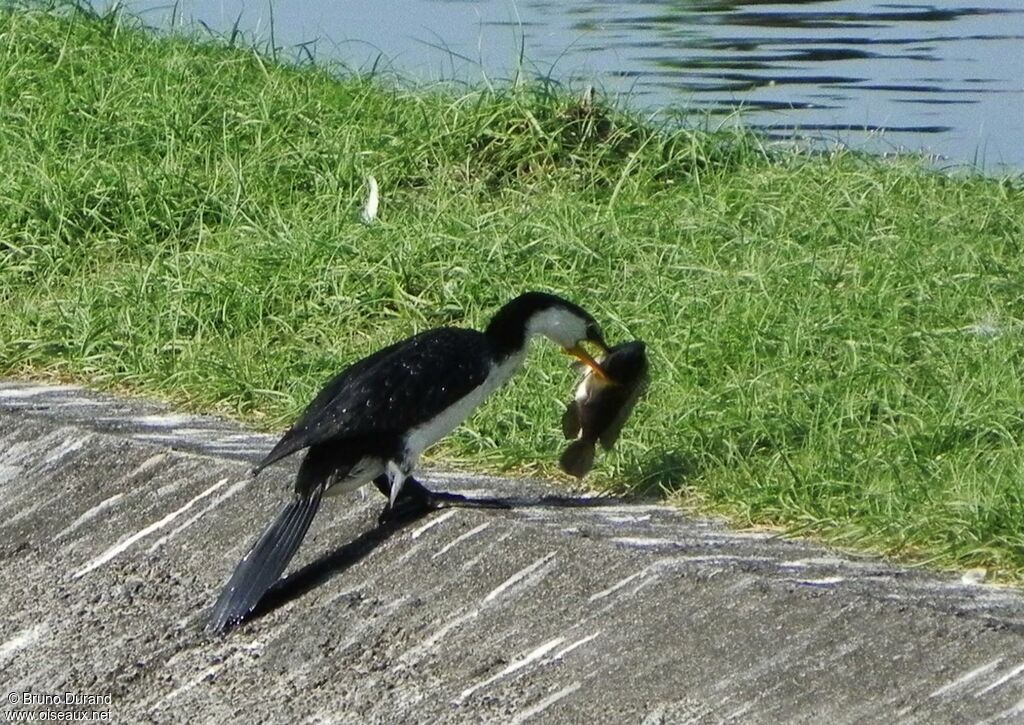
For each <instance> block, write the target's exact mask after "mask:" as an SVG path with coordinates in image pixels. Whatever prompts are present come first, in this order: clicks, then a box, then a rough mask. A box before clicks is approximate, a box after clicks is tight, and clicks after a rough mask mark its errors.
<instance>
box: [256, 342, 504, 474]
mask: <svg viewBox="0 0 1024 725" xmlns="http://www.w3.org/2000/svg"><path fill="white" fill-rule="evenodd" d="M490 365H491V353H490V347H489V346H488V343H487V338H486V337H484V335H483V334H482V333H480V332H477V331H476V330H466V329H460V328H454V327H441V328H438V329H435V330H428V331H427V332H423V333H420V334H419V335H416V336H414V337H410V338H409V339H408V340H403V341H402V342H399V343H396V344H394V345H391V346H390V347H386V348H384V349H383V350H379V351H377V352H375V353H374V354H372V355H370V356H369V357H366V358H363V359H362V360H360V361H358V362H356V363H354V364H353V365H351V366H349V367H348V368H346V369H345V370H344V371H342V372H341V373H340V374H339V375H337V376H336V377H335V378H333V379H332V380H331V381H330V382H328V383H327V385H325V386H324V388H323V389H322V390H321V391H320V392H319V393H318V394H317V396H316V397H315V398H313V401H312V402H311V403H310V404H309V406H307V408H306V410H305V411H304V412H303V413H302V415H301V416H300V417H299V419H298V420H297V421H296V422H295V423H294V424H293V425H292V427H291V428H289V429H288V431H287V432H286V433H285V434H284V436H283V437H282V438H281V440H280V441H278V442H277V445H275V446H274V448H273V450H271V451H270V453H268V454H267V456H266V458H264V459H263V460H262V461H261V462H260V463H259V465H258V466H256V468H255V470H256V471H259V470H261V469H263V468H265V467H266V466H269V465H270V464H272V463H274V462H276V461H279V460H280V459H282V458H284V457H285V456H288V455H291V454H292V453H294V452H296V451H298V450H301V449H303V448H307V447H309V446H313V445H317V444H319V443H326V442H330V441H338V440H342V439H346V438H361V439H364V440H375V439H376V440H383V439H387V438H388V437H391V436H399V435H402V434H404V433H405V432H406V431H408V430H409V429H410V428H414V427H415V426H417V425H420V424H422V423H425V422H426V421H428V420H430V419H431V418H433V417H434V416H436V415H437V414H438V413H440V412H441V411H442V410H444V409H445V408H447V407H448V406H450V405H451V404H452V403H454V402H455V401H457V400H458V399H460V398H462V397H463V396H465V395H466V394H468V393H469V392H470V391H471V390H473V388H476V387H477V386H479V385H481V384H482V383H483V382H484V380H486V379H487V374H488V373H489V372H490Z"/></svg>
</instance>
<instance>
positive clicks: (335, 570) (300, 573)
mask: <svg viewBox="0 0 1024 725" xmlns="http://www.w3.org/2000/svg"><path fill="white" fill-rule="evenodd" d="M629 503H636V501H635V499H627V498H623V497H619V496H551V495H544V496H509V497H475V498H470V497H467V496H462V495H460V494H455V493H444V492H439V491H438V492H432V495H431V501H430V502H429V503H426V502H423V501H421V500H414V501H407V502H406V503H405V505H404V506H403V505H402V499H399V505H398V507H397V508H396V513H395V514H394V515H392V516H390V517H388V518H381V519H380V520H378V522H377V525H376V526H374V527H373V528H372V529H370V530H369V531H366V532H364V533H362V534H360V535H359V536H357V537H356V538H355V539H353V540H352V541H350V542H348V543H347V544H344V545H342V546H340V547H338V548H337V549H334V550H333V551H331V552H328V553H326V554H324V555H322V556H320V557H318V558H317V559H316V560H314V561H311V562H310V563H308V564H306V565H305V566H303V567H302V568H300V569H298V570H296V571H294V572H292V573H291V574H289V575H287V576H285V577H284V578H282V579H280V580H279V581H278V582H277V583H276V584H274V585H273V586H272V587H271V588H270V589H269V590H268V591H267V593H266V594H265V595H264V596H263V599H261V600H260V602H259V604H257V605H256V608H255V609H253V611H252V612H251V613H250V614H249V615H248V616H247V617H246V618H245V621H247V622H251V621H253V620H255V619H259V618H260V617H263V616H264V615H267V614H270V613H271V612H273V611H274V610H276V609H278V608H279V607H283V606H284V605H285V604H288V603H289V602H291V601H294V600H296V599H298V598H299V597H301V596H303V595H305V594H307V593H308V592H310V591H312V590H313V589H316V588H317V587H318V586H320V585H322V584H325V583H326V582H327V581H328V580H330V579H332V578H334V577H335V576H337V575H338V574H341V573H343V572H345V571H346V570H348V569H349V568H351V567H352V566H354V565H356V564H358V563H359V562H360V561H362V560H363V559H365V558H366V557H367V556H368V555H369V554H370V553H371V552H372V551H373V550H374V549H376V548H377V547H378V546H380V545H381V544H383V543H384V542H385V541H387V540H388V539H389V538H391V537H392V536H394V535H395V534H396V533H398V532H400V531H401V530H403V529H405V528H407V527H409V526H410V525H412V524H414V523H416V522H417V521H420V520H422V519H424V518H426V517H427V516H429V515H430V514H431V513H434V512H436V511H441V510H444V509H452V508H475V509H482V508H486V509H495V510H500V509H504V510H513V509H517V508H594V507H599V506H621V505H623V504H629Z"/></svg>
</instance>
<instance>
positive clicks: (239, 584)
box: [207, 486, 324, 632]
mask: <svg viewBox="0 0 1024 725" xmlns="http://www.w3.org/2000/svg"><path fill="white" fill-rule="evenodd" d="M323 491H324V489H323V487H321V486H318V487H316V488H315V489H313V491H312V492H310V493H309V494H308V495H305V496H297V497H296V498H295V499H294V500H293V501H292V502H291V503H289V504H287V505H286V506H285V507H284V508H282V509H281V512H280V513H279V514H278V515H277V518H275V519H274V520H273V521H272V522H271V524H270V526H268V527H267V529H266V531H264V532H263V534H262V535H261V536H260V538H259V539H257V541H256V543H255V544H254V545H253V547H252V549H250V550H249V553H248V554H246V555H245V558H243V559H242V560H241V561H240V562H238V566H237V567H235V572H234V573H233V574H232V575H231V578H230V579H229V580H228V583H227V584H225V585H224V590H223V591H222V592H221V594H220V597H219V598H218V599H217V603H216V604H215V605H214V606H213V611H212V612H211V614H210V622H209V624H208V625H207V629H208V630H210V631H211V632H224V631H226V630H228V629H231V628H232V627H234V626H235V625H237V624H238V623H240V622H241V621H242V620H243V619H245V617H246V616H248V615H249V614H250V613H251V612H252V610H253V609H255V608H256V605H257V604H259V601H260V599H262V598H263V595H264V594H266V592H267V590H268V589H270V587H271V586H272V585H273V584H274V582H276V581H277V580H278V579H279V578H280V577H281V574H282V573H283V572H284V570H285V568H286V567H287V566H288V562H290V561H291V560H292V557H293V556H295V552H296V551H298V549H299V544H301V543H302V539H303V538H304V537H305V536H306V531H308V530H309V525H310V523H311V522H312V521H313V517H314V516H315V515H316V512H317V510H318V509H319V508H320V498H321V496H322V495H323Z"/></svg>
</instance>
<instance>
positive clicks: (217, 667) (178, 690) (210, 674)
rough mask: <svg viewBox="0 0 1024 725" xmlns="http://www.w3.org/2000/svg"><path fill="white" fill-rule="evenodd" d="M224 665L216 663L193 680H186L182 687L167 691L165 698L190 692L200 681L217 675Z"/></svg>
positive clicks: (169, 698) (171, 698) (168, 698)
mask: <svg viewBox="0 0 1024 725" xmlns="http://www.w3.org/2000/svg"><path fill="white" fill-rule="evenodd" d="M223 666H224V664H223V663H222V664H219V665H214V666H213V667H207V668H206V669H205V670H203V671H202V672H200V673H199V674H198V675H196V676H195V677H193V678H192V679H191V680H189V681H188V682H186V683H185V684H184V685H182V686H181V687H177V688H175V689H173V690H171V691H170V692H169V693H167V695H166V696H165V697H164V699H165V700H173V699H174V698H176V697H178V696H179V695H181V694H184V693H185V692H188V691H189V690H191V689H192V688H193V687H195V686H196V685H198V684H199V683H200V682H203V681H204V680H209V679H211V678H212V677H213V676H214V675H216V674H217V673H218V672H219V671H220V669H221V668H222V667H223Z"/></svg>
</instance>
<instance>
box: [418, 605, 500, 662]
mask: <svg viewBox="0 0 1024 725" xmlns="http://www.w3.org/2000/svg"><path fill="white" fill-rule="evenodd" d="M479 614H480V610H479V609H471V610H469V611H468V612H466V613H465V614H460V615H459V616H458V617H456V618H455V619H453V620H451V621H450V622H448V623H447V624H445V625H444V626H442V627H441V628H440V629H439V630H437V631H436V632H434V633H433V634H432V635H430V636H429V637H427V638H426V639H425V640H423V641H422V642H420V643H419V644H418V645H416V646H415V647H413V648H412V649H410V650H408V651H406V652H404V653H403V654H401V655H400V656H399V659H401V660H402V661H403V662H406V663H409V664H412V663H415V662H418V661H419V660H420V659H422V657H423V655H424V654H426V653H427V651H429V650H431V649H433V648H434V646H435V645H436V644H437V643H438V642H440V641H441V640H442V639H444V638H445V637H447V636H448V634H449V633H450V632H451V631H452V630H455V629H458V628H459V627H461V626H462V625H463V624H465V623H466V622H469V621H470V620H473V619H476V617H477V615H479Z"/></svg>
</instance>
